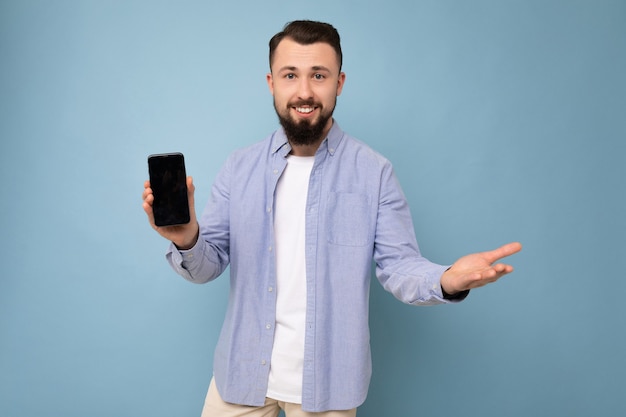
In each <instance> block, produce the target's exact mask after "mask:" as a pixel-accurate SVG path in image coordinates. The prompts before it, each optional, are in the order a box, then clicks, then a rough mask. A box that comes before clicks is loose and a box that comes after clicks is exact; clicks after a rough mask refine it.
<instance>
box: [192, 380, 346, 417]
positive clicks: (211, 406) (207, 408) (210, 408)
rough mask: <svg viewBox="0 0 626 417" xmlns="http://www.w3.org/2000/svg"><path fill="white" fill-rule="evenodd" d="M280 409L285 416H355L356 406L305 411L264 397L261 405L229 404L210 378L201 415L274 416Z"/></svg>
mask: <svg viewBox="0 0 626 417" xmlns="http://www.w3.org/2000/svg"><path fill="white" fill-rule="evenodd" d="M280 410H284V411H285V416H286V417H355V416H356V408H355V409H353V410H347V411H327V412H324V413H307V412H306V411H302V407H301V406H300V404H292V403H285V402H282V401H276V400H272V399H271V398H266V399H265V405H263V406H261V407H249V406H246V405H237V404H229V403H226V402H224V401H223V400H222V398H221V397H220V394H219V393H218V392H217V388H216V387H215V380H213V379H212V380H211V385H209V392H208V393H207V395H206V400H205V401H204V408H203V409H202V417H276V416H278V413H279V412H280Z"/></svg>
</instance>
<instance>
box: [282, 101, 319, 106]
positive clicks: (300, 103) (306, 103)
mask: <svg viewBox="0 0 626 417" xmlns="http://www.w3.org/2000/svg"><path fill="white" fill-rule="evenodd" d="M303 106H309V107H322V104H321V103H316V102H315V100H313V99H309V100H297V101H292V102H291V103H289V104H288V107H303Z"/></svg>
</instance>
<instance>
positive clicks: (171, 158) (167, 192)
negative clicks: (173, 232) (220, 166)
mask: <svg viewBox="0 0 626 417" xmlns="http://www.w3.org/2000/svg"><path fill="white" fill-rule="evenodd" d="M148 171H149V173H150V188H152V194H153V195H154V202H153V204H152V211H153V213H154V223H155V224H156V225H157V226H173V225H179V224H187V223H189V221H190V217H189V200H188V198H187V173H186V172H185V158H184V156H183V154H182V153H179V152H176V153H165V154H154V155H150V156H148Z"/></svg>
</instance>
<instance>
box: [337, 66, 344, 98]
mask: <svg viewBox="0 0 626 417" xmlns="http://www.w3.org/2000/svg"><path fill="white" fill-rule="evenodd" d="M345 82H346V73H345V72H340V73H339V78H338V79H337V97H339V96H340V95H341V90H343V84H344V83H345Z"/></svg>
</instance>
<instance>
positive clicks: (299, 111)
mask: <svg viewBox="0 0 626 417" xmlns="http://www.w3.org/2000/svg"><path fill="white" fill-rule="evenodd" d="M319 108H320V106H318V105H316V104H315V103H294V104H293V105H292V106H291V109H292V110H293V111H294V112H295V113H296V115H298V116H299V117H304V118H308V117H313V115H315V114H316V113H317V112H316V110H318V109H319Z"/></svg>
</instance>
